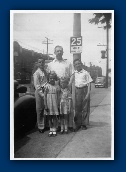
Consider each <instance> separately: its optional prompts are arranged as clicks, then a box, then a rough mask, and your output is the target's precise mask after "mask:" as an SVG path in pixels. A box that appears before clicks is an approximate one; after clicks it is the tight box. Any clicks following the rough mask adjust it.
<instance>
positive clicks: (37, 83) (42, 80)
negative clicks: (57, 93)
mask: <svg viewBox="0 0 126 172" xmlns="http://www.w3.org/2000/svg"><path fill="white" fill-rule="evenodd" d="M36 65H37V66H38V69H37V70H36V71H35V73H34V74H33V80H34V81H33V82H34V87H35V98H36V112H37V125H38V130H39V132H40V133H43V132H44V128H45V121H44V113H43V112H44V93H43V90H42V87H43V86H44V85H45V84H46V76H45V72H44V65H45V62H44V60H43V59H39V60H38V63H37V64H36Z"/></svg>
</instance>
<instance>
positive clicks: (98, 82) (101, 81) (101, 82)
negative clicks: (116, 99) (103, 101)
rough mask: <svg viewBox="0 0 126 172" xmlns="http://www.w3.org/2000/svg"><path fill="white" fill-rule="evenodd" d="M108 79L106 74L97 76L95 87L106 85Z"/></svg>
mask: <svg viewBox="0 0 126 172" xmlns="http://www.w3.org/2000/svg"><path fill="white" fill-rule="evenodd" d="M105 84H106V79H105V77H104V76H101V77H97V78H96V81H95V87H105Z"/></svg>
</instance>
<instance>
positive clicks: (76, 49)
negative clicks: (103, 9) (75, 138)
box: [70, 13, 82, 129]
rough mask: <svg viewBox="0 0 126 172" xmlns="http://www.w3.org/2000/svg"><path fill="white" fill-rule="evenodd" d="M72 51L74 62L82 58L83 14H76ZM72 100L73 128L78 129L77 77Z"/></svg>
mask: <svg viewBox="0 0 126 172" xmlns="http://www.w3.org/2000/svg"><path fill="white" fill-rule="evenodd" d="M70 52H71V53H72V54H73V62H74V60H75V59H79V60H81V52H82V36H81V14H80V13H75V14H74V22H73V37H71V38H70ZM72 101H73V129H76V124H75V121H74V119H75V115H76V112H75V106H76V105H75V79H74V82H73V83H72Z"/></svg>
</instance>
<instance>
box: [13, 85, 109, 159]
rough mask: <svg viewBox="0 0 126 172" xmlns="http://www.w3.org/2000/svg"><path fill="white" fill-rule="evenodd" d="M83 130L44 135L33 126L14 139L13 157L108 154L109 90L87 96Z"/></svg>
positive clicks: (88, 156) (87, 156)
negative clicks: (87, 118) (86, 119)
mask: <svg viewBox="0 0 126 172" xmlns="http://www.w3.org/2000/svg"><path fill="white" fill-rule="evenodd" d="M90 111H91V114H90V125H89V126H88V129H87V130H81V129H80V130H79V131H78V132H71V133H69V134H63V135H60V134H58V135H57V137H51V138H50V137H48V132H49V131H46V132H45V133H44V134H40V133H39V132H38V130H36V129H35V130H33V131H31V132H30V133H29V134H27V135H26V136H25V137H24V138H22V139H21V140H18V141H17V142H16V143H15V154H14V157H15V158H40V159H43V158H53V159H60V158H61V159H65V158H74V159H75V158H85V159H87V158H89V159H91V158H92V159H93V158H99V159H100V158H107V159H109V158H111V90H110V88H108V89H104V90H101V91H100V89H99V91H98V93H97V94H94V95H93V94H92V96H91V108H90Z"/></svg>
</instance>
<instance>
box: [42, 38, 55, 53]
mask: <svg viewBox="0 0 126 172" xmlns="http://www.w3.org/2000/svg"><path fill="white" fill-rule="evenodd" d="M45 38H46V42H45V41H43V42H42V44H46V45H47V55H49V53H48V49H49V48H48V47H49V44H53V43H51V42H49V40H50V39H49V38H47V37H45ZM50 41H53V40H50Z"/></svg>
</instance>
